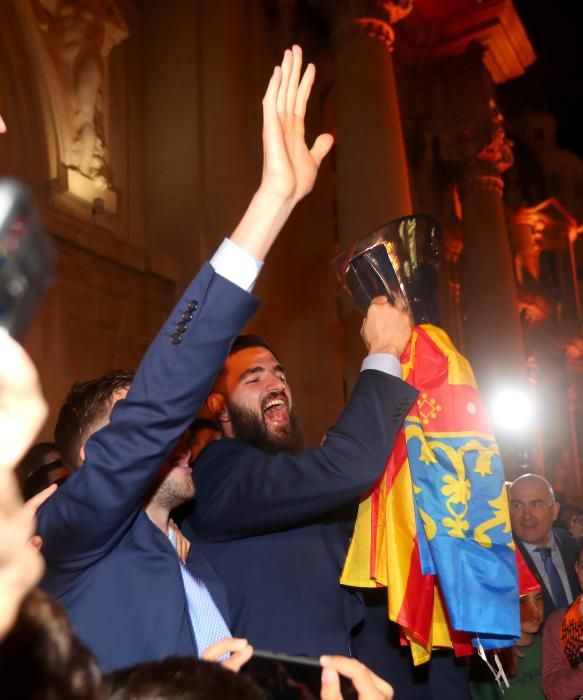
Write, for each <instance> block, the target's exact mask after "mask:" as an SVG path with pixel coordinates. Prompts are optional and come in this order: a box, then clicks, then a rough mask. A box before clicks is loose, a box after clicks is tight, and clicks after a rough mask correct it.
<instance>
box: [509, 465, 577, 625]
mask: <svg viewBox="0 0 583 700" xmlns="http://www.w3.org/2000/svg"><path fill="white" fill-rule="evenodd" d="M509 497H510V520H511V521H512V532H513V533H514V537H515V539H516V541H517V543H518V546H519V548H520V551H521V552H522V554H523V556H524V558H525V560H526V562H527V564H528V566H529V567H530V569H531V571H532V573H533V574H534V575H535V576H536V577H537V579H538V580H539V582H540V584H541V586H542V590H543V596H544V606H545V619H546V618H547V617H548V616H549V615H550V613H551V612H553V610H557V609H558V608H565V607H567V606H568V605H569V604H570V603H572V602H573V600H574V598H576V597H577V595H579V593H580V592H581V591H580V588H579V581H578V580H577V577H576V576H575V545H576V541H575V539H574V538H573V537H572V536H571V535H570V534H569V533H568V532H566V531H564V530H559V529H558V528H554V527H553V523H554V522H555V520H556V518H557V515H558V514H559V508H560V505H559V503H557V502H556V500H555V494H554V492H553V488H552V486H551V485H550V484H549V482H548V481H547V480H546V479H545V478H543V477H542V476H539V475H538V474H524V475H523V476H520V477H518V479H516V480H515V481H513V482H512V484H511V486H510V489H509Z"/></svg>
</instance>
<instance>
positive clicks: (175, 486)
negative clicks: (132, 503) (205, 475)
mask: <svg viewBox="0 0 583 700" xmlns="http://www.w3.org/2000/svg"><path fill="white" fill-rule="evenodd" d="M193 497H194V484H193V483H188V482H186V483H185V482H183V481H181V480H179V479H177V478H172V477H170V478H168V477H166V478H165V479H164V480H163V481H162V483H161V484H160V485H159V486H158V488H157V489H156V492H155V493H154V495H153V496H152V502H153V503H156V505H158V506H161V507H163V508H167V509H168V510H169V511H171V510H172V509H173V508H177V507H178V506H180V505H182V504H183V503H186V502H187V501H190V500H192V499H193Z"/></svg>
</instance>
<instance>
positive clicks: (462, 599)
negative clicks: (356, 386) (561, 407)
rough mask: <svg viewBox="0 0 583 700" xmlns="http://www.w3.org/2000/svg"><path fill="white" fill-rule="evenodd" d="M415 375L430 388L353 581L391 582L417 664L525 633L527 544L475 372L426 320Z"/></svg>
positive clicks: (396, 455)
mask: <svg viewBox="0 0 583 700" xmlns="http://www.w3.org/2000/svg"><path fill="white" fill-rule="evenodd" d="M401 362H402V365H403V378H404V380H405V381H407V382H409V383H410V384H411V385H413V386H415V388H417V389H418V390H419V392H420V393H419V396H418V398H417V402H416V405H415V406H414V407H413V408H412V409H411V411H410V412H409V415H408V416H407V418H406V419H405V423H404V425H403V427H402V428H401V431H400V433H399V435H398V437H397V441H396V444H395V447H394V449H393V452H392V453H391V456H390V457H389V460H388V462H387V465H386V468H385V472H384V474H383V476H382V478H381V479H380V480H379V482H378V483H377V484H376V486H375V488H374V489H373V491H372V493H371V494H370V495H369V496H368V497H367V498H366V499H364V500H363V501H362V502H361V504H360V507H359V512H358V517H357V521H356V526H355V531H354V536H353V539H352V543H351V546H350V549H349V552H348V556H347V559H346V563H345V567H344V571H343V574H342V578H341V583H342V584H344V585H349V586H356V587H376V586H386V587H387V590H388V616H389V618H390V619H391V620H393V621H394V622H396V623H398V624H399V625H400V627H401V631H402V637H403V639H404V640H405V639H406V640H407V641H408V642H409V644H410V645H411V649H412V654H413V659H414V662H415V663H422V662H424V661H427V660H428V659H429V658H430V656H431V652H432V649H433V648H437V647H450V648H451V647H453V648H454V650H455V652H456V654H458V655H463V654H468V653H471V651H472V644H473V645H477V644H481V645H482V646H483V647H484V649H491V648H498V647H503V646H510V645H512V644H513V643H514V641H515V640H516V639H518V638H519V637H520V615H519V603H518V601H519V594H518V584H517V564H516V553H515V546H514V543H513V540H512V534H511V529H510V518H509V512H508V499H507V495H506V488H505V481H504V473H503V469H502V462H501V459H500V453H499V450H498V447H497V444H496V441H495V439H494V436H493V434H492V431H491V428H490V425H489V420H488V417H487V415H486V412H485V409H484V407H483V405H482V402H481V400H480V396H479V394H478V390H477V387H476V382H475V379H474V375H473V372H472V369H471V367H470V365H469V363H468V362H467V360H466V359H465V358H464V357H463V356H461V355H460V354H459V353H458V352H457V351H456V349H455V347H454V346H453V344H452V342H451V340H450V339H449V337H448V336H447V334H446V333H445V332H444V331H443V330H441V329H440V328H438V327H437V326H434V325H417V326H415V328H414V330H413V334H412V337H411V341H410V343H409V346H408V348H407V350H406V351H405V353H404V354H403V357H402V358H401Z"/></svg>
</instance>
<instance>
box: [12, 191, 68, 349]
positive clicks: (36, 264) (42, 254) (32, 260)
mask: <svg viewBox="0 0 583 700" xmlns="http://www.w3.org/2000/svg"><path fill="white" fill-rule="evenodd" d="M55 258H56V256H55V251H54V247H53V244H52V242H51V240H50V238H49V237H48V236H47V235H46V234H45V232H44V231H43V230H42V227H41V225H40V223H39V217H38V215H37V212H36V210H35V208H34V206H33V204H32V201H31V197H30V195H29V193H28V191H27V190H26V188H25V187H24V186H23V185H22V184H21V183H19V182H17V181H16V180H12V179H0V326H3V327H4V328H6V329H7V330H8V332H9V333H10V335H12V336H13V337H14V338H16V339H17V340H21V339H22V337H23V336H24V334H25V333H26V331H27V330H28V327H29V325H30V322H31V321H32V318H33V316H34V314H35V312H36V310H37V307H38V305H39V303H40V301H41V299H42V298H43V296H44V294H45V292H46V290H47V289H48V288H49V287H50V285H51V284H52V283H53V280H54V274H55Z"/></svg>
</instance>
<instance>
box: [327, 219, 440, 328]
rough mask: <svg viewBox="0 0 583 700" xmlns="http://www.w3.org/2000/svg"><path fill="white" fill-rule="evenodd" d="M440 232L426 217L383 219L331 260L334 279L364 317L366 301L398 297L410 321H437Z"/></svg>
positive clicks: (395, 298)
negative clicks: (336, 278) (411, 317)
mask: <svg viewBox="0 0 583 700" xmlns="http://www.w3.org/2000/svg"><path fill="white" fill-rule="evenodd" d="M440 241H441V231H440V228H439V224H438V223H437V221H436V220H435V219H433V218H432V217H431V216H427V215H425V214H412V215H411V216H403V217H401V218H399V219H394V220H393V221H389V223H387V224H384V225H383V226H381V227H380V228H378V229H376V230H374V231H373V232H372V233H369V234H368V235H366V236H365V237H364V238H361V239H359V240H358V241H356V242H355V243H354V244H353V245H352V246H351V247H350V249H349V250H346V251H344V252H342V253H340V255H338V256H337V257H336V258H335V259H334V260H333V264H334V266H335V269H336V275H337V277H338V280H339V282H340V284H341V286H342V287H343V289H345V290H346V291H347V292H348V293H349V294H350V296H352V298H353V299H354V301H355V302H356V305H357V306H358V308H359V309H360V311H361V312H362V313H363V315H366V312H367V309H368V306H369V304H370V301H371V299H373V298H374V297H377V296H386V297H387V298H388V299H389V301H390V302H391V303H395V302H396V300H397V299H401V300H402V303H403V304H404V305H405V306H406V307H407V308H408V309H409V310H410V312H411V315H412V316H413V320H414V322H415V323H433V324H436V325H439V314H438V303H437V271H438V264H439V248H440Z"/></svg>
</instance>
